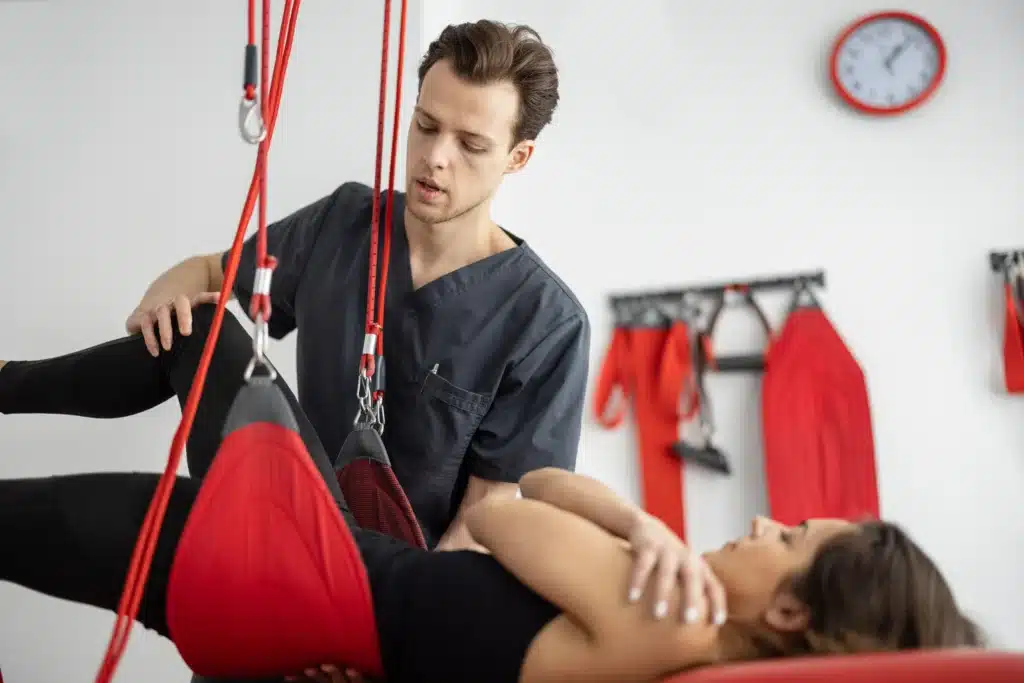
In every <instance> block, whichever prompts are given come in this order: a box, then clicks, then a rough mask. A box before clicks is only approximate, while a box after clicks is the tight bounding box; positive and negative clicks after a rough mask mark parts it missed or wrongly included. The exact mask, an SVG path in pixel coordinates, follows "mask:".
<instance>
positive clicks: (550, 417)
mask: <svg viewBox="0 0 1024 683" xmlns="http://www.w3.org/2000/svg"><path fill="white" fill-rule="evenodd" d="M557 103H558V73H557V69H556V67H555V64H554V62H553V59H552V55H551V53H550V51H549V49H548V48H547V46H545V45H544V44H543V43H542V42H541V41H540V38H539V36H538V35H537V34H536V33H535V32H534V31H533V30H532V29H530V28H528V27H523V26H520V27H516V28H512V27H507V26H505V25H502V24H499V23H496V22H491V21H479V22H476V23H470V24H462V25H458V26H449V27H448V28H446V29H445V30H444V31H443V32H442V33H441V35H440V36H439V37H438V38H437V40H435V41H434V42H433V43H431V45H430V46H429V48H428V50H427V53H426V55H425V56H424V58H423V60H422V62H421V65H420V68H419V96H418V100H417V106H416V108H415V111H414V112H413V114H412V121H411V125H410V128H409V133H408V147H407V162H406V163H407V168H406V172H405V192H404V193H401V194H399V193H396V195H395V211H394V216H395V219H394V230H393V232H392V246H391V263H390V269H389V274H388V284H387V306H386V307H385V310H386V315H385V321H384V340H385V349H384V357H385V359H386V367H387V370H386V393H385V403H384V410H385V415H386V418H387V421H386V428H385V430H384V433H383V439H384V443H385V445H386V446H387V449H388V453H389V455H390V457H391V460H392V465H393V467H394V471H395V474H396V476H397V477H398V479H399V481H400V483H401V484H402V486H403V488H404V489H405V491H406V493H407V494H408V496H409V499H410V502H411V503H412V506H413V509H414V511H415V512H416V515H417V517H418V518H419V521H420V524H421V525H422V528H423V531H424V536H425V537H426V540H427V543H428V545H430V546H431V547H436V548H438V549H442V550H443V549H457V548H473V547H476V546H475V544H474V543H473V541H472V538H471V537H470V535H469V533H468V532H467V530H466V527H465V525H464V524H463V521H462V519H463V517H462V515H463V513H464V512H465V510H466V509H467V508H468V507H469V506H470V505H472V504H473V503H475V502H477V501H479V500H481V499H483V498H484V497H486V496H505V495H508V496H512V495H514V494H515V491H516V483H515V482H516V481H517V480H518V479H519V478H520V477H521V476H522V475H523V474H525V473H526V472H527V471H530V470H533V469H537V468H540V467H547V466H557V467H562V468H566V469H570V470H571V469H574V467H575V462H576V449H577V446H578V442H579V433H580V428H581V421H582V411H583V400H584V390H585V386H586V381H587V373H588V351H589V348H588V347H589V340H590V327H589V322H588V318H587V315H586V313H585V312H584V310H583V307H582V306H581V305H580V303H579V302H578V301H577V299H576V298H575V296H574V295H573V293H572V292H571V291H570V290H569V288H568V287H567V286H566V285H565V284H564V283H563V282H562V281H561V280H560V279H559V278H558V277H557V276H556V275H555V274H554V273H553V272H551V270H550V269H549V268H548V267H547V266H546V265H545V264H544V263H543V261H541V259H540V258H539V257H538V256H537V255H536V254H535V253H534V252H533V251H532V250H531V249H530V247H529V246H528V245H527V244H526V243H525V242H524V241H522V240H521V239H519V238H518V237H516V236H515V235H513V234H512V233H510V232H508V231H506V230H504V229H503V228H501V227H500V226H498V225H496V224H495V223H494V221H493V220H492V219H491V217H490V206H491V201H492V199H493V197H494V194H495V192H496V191H497V189H498V187H499V185H500V184H501V181H502V179H503V178H504V177H505V175H506V174H509V173H516V172H518V171H520V170H522V169H523V168H524V167H525V166H526V165H527V162H528V161H529V160H530V157H531V154H532V152H533V149H534V145H535V140H536V138H537V136H538V134H539V133H540V131H541V130H542V129H543V128H544V126H545V125H547V124H548V123H549V122H550V121H551V117H552V113H553V111H554V109H555V107H556V105H557ZM385 196H386V195H385ZM377 200H378V201H380V202H381V203H382V207H383V203H384V197H379V198H378V199H377ZM373 201H374V198H373V196H372V190H371V188H368V187H367V186H365V185H363V184H359V183H354V182H349V183H344V184H342V185H341V186H340V187H338V188H337V189H336V190H335V191H334V192H332V193H331V194H330V195H329V196H326V197H323V198H321V199H319V200H318V201H315V202H314V203H312V204H310V205H308V206H306V207H304V208H301V209H299V210H298V211H295V212H294V213H292V214H291V215H289V216H287V217H286V218H283V219H281V220H279V221H277V222H276V223H274V224H273V225H271V226H269V228H268V251H269V253H271V254H272V255H274V256H276V257H277V259H278V265H277V268H276V270H275V271H274V273H273V280H272V288H271V295H270V296H271V300H272V304H273V312H272V314H271V317H270V321H269V333H270V335H271V336H272V337H274V338H276V339H280V338H282V337H283V336H285V335H286V334H288V333H290V332H292V331H293V330H297V331H298V335H299V337H298V380H299V386H298V396H299V401H300V404H301V406H302V408H303V410H304V411H305V412H306V413H307V415H308V417H309V419H310V421H311V422H312V424H313V426H314V427H315V429H316V431H317V433H318V434H319V436H320V439H321V441H322V442H323V444H324V446H325V447H326V449H327V452H328V453H336V452H337V451H338V449H339V448H340V447H341V445H342V442H343V441H344V440H345V437H346V436H347V435H348V433H349V431H350V430H351V428H352V420H353V417H354V416H355V414H356V412H357V399H356V387H357V377H358V369H359V360H360V354H361V349H362V342H363V333H364V325H365V322H364V321H365V307H366V288H367V263H368V249H369V239H370V230H369V226H370V213H371V208H372V202H373ZM381 217H382V221H383V210H382V213H381ZM255 239H256V238H255V236H253V237H252V238H250V239H249V240H248V242H247V243H246V245H245V252H244V253H243V256H242V261H241V266H240V268H239V271H238V277H237V284H236V285H235V289H234V293H235V295H236V296H237V297H238V299H239V301H240V303H241V304H242V305H243V306H244V307H245V308H246V309H247V308H248V305H249V299H250V297H251V296H252V287H253V279H254V274H255V271H254V263H255V249H256V241H255ZM226 256H227V255H226V254H211V255H205V256H196V257H193V258H190V259H187V260H186V261H184V262H182V263H180V264H178V265H176V266H175V267H173V268H172V269H170V270H169V271H167V272H166V273H164V274H163V275H161V276H160V277H159V278H158V279H157V280H156V281H154V282H153V284H152V285H151V286H150V287H149V289H148V291H147V292H146V294H145V295H144V297H143V298H142V301H141V303H140V304H139V306H138V307H137V309H136V311H135V312H134V313H133V314H132V315H131V317H130V318H129V319H128V323H127V329H128V331H129V332H131V333H135V332H141V334H142V335H144V337H145V338H146V341H147V345H148V346H149V348H150V352H151V353H153V354H154V355H156V354H158V353H159V352H160V347H161V346H162V347H163V348H165V349H166V348H169V344H170V340H171V332H172V329H173V328H172V324H173V323H172V319H173V318H176V320H177V321H178V322H177V324H178V326H179V327H180V329H181V331H182V333H185V334H188V333H189V331H190V324H191V323H190V321H191V315H190V311H191V308H192V306H194V305H195V304H196V303H197V302H200V301H210V300H212V299H214V298H215V297H216V292H217V291H218V290H219V289H220V286H221V284H222V282H223V277H224V263H225V262H226ZM172 313H174V314H175V315H174V316H173V318H172Z"/></svg>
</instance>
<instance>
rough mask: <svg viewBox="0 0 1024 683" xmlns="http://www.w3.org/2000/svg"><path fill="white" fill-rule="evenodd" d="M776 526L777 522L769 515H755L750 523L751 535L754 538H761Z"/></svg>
mask: <svg viewBox="0 0 1024 683" xmlns="http://www.w3.org/2000/svg"><path fill="white" fill-rule="evenodd" d="M775 526H777V525H776V523H775V522H774V521H772V520H771V519H768V518H767V517H760V516H758V517H754V520H753V521H752V522H751V523H750V535H751V536H753V537H754V538H760V537H761V536H764V535H765V534H766V533H767V532H769V531H770V530H771V529H773V528H774V527H775Z"/></svg>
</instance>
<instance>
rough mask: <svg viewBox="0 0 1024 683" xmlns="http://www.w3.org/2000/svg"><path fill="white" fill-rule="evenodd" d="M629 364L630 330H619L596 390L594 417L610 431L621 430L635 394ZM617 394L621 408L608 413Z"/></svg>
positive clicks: (612, 341)
mask: <svg viewBox="0 0 1024 683" xmlns="http://www.w3.org/2000/svg"><path fill="white" fill-rule="evenodd" d="M630 362H631V361H630V357H629V330H628V329H626V328H625V327H616V328H615V330H614V331H613V332H612V339H611V342H610V343H609V344H608V351H607V352H606V353H605V357H604V361H602V363H601V370H600V372H599V374H598V378H597V388H596V390H595V391H594V418H595V419H596V420H597V422H598V424H600V425H601V426H603V427H606V428H607V429H614V428H616V427H618V426H619V425H620V424H621V423H622V420H623V418H624V417H625V416H626V406H627V405H628V403H629V399H630V396H631V395H632V391H633V389H632V377H631V373H630ZM616 394H618V397H619V401H618V405H617V406H616V407H615V409H614V411H613V412H612V413H610V414H609V406H610V404H611V403H612V399H613V397H614V396H615V395H616Z"/></svg>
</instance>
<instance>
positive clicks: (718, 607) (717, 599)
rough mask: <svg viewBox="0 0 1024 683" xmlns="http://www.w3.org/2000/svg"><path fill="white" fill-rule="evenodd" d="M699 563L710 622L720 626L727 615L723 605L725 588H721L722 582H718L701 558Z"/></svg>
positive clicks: (726, 608) (726, 609) (725, 607)
mask: <svg viewBox="0 0 1024 683" xmlns="http://www.w3.org/2000/svg"><path fill="white" fill-rule="evenodd" d="M700 563H701V566H702V567H703V574H704V590H705V592H706V593H707V596H708V603H709V608H710V610H711V620H712V622H713V623H714V624H715V625H716V626H721V625H722V624H724V623H725V619H726V616H727V615H728V614H729V612H728V606H727V605H726V603H725V587H724V586H722V582H721V581H719V580H718V577H717V576H715V573H714V572H712V571H711V567H709V566H708V563H707V562H705V561H704V559H703V558H701V561H700Z"/></svg>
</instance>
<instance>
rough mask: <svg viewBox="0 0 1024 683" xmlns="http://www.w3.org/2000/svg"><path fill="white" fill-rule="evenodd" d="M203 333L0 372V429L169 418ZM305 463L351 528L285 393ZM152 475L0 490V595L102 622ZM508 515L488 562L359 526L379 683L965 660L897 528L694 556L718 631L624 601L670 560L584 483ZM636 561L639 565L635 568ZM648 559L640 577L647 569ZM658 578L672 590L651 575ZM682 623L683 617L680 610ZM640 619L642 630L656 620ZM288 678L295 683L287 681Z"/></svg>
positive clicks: (766, 526) (922, 559) (178, 497)
mask: <svg viewBox="0 0 1024 683" xmlns="http://www.w3.org/2000/svg"><path fill="white" fill-rule="evenodd" d="M212 317H213V307H212V306H201V307H199V308H198V309H197V310H196V311H195V315H194V322H193V325H194V329H193V331H192V333H191V334H190V335H188V336H179V337H178V338H177V339H175V340H174V343H173V345H172V348H171V350H170V351H169V352H165V353H163V354H161V355H160V356H159V358H153V357H152V356H151V355H150V354H149V353H148V352H147V350H146V347H145V343H144V341H143V339H142V338H141V337H138V336H136V337H126V338H123V339H120V340H116V341H113V342H109V343H106V344H103V345H100V346H96V347H93V348H90V349H86V350H84V351H80V352H77V353H73V354H70V355H67V356H62V357H59V358H54V359H49V360H43V361H29V362H11V363H8V364H6V365H4V366H2V367H0V413H62V414H70V415H83V416H92V417H101V418H110V417H118V416H123V415H129V414H133V413H138V412H141V411H143V410H146V409H149V408H151V407H153V406H155V405H157V404H159V403H162V402H163V401H165V400H167V399H168V398H170V396H172V395H175V394H176V395H177V396H178V399H179V401H181V402H184V400H185V397H186V396H187V393H188V389H189V386H190V383H191V378H192V377H193V375H194V373H195V369H196V366H197V363H198V360H199V356H200V353H201V351H202V347H203V344H204V343H205V339H206V333H207V331H208V330H209V326H210V321H211V320H212ZM250 354H251V340H250V338H249V336H248V335H247V334H246V332H245V330H244V329H243V328H242V326H241V325H240V324H239V323H238V322H237V320H235V319H234V318H233V317H231V316H230V315H227V316H226V317H225V319H224V325H223V329H222V331H221V336H220V339H219V341H218V346H217V350H216V352H215V353H214V357H213V363H212V365H211V368H210V374H209V379H208V382H207V385H206V390H205V392H204V395H203V399H202V401H201V402H200V405H199V411H198V414H197V417H196V421H195V425H194V427H193V430H192V433H191V438H190V440H189V443H188V447H187V452H188V464H189V468H190V471H191V474H192V477H191V478H185V477H181V478H179V480H178V482H177V483H176V485H175V487H174V489H173V493H172V496H171V501H170V504H169V507H168V511H167V515H166V518H165V521H164V523H163V528H162V533H161V536H160V539H159V542H158V544H157V548H156V553H155V556H154V560H153V565H152V570H151V574H150V578H149V581H148V583H147V586H146V591H145V595H144V597H143V600H142V604H141V608H140V611H139V616H138V620H139V622H140V623H142V624H143V625H144V626H145V627H147V628H150V629H154V630H156V631H158V632H159V633H161V634H163V635H165V636H168V637H169V634H168V628H167V624H166V614H165V609H166V604H165V594H166V587H167V580H168V575H169V571H170V567H171V564H172V560H173V558H174V554H175V548H176V544H177V541H178V538H179V536H180V534H181V531H182V529H183V527H184V524H185V521H186V519H187V517H188V514H189V511H190V507H191V504H192V501H194V500H195V497H196V495H197V492H198V490H199V487H200V485H201V481H202V477H203V476H204V474H205V473H206V471H207V470H208V469H209V466H210V463H211V461H212V459H213V457H214V455H215V453H216V449H217V445H218V442H219V432H220V428H221V426H222V425H223V423H224V420H225V416H226V414H227V410H228V408H229V406H230V404H231V401H232V400H233V398H234V396H235V393H236V392H237V390H238V388H239V386H240V384H241V382H242V371H243V368H244V366H245V365H246V363H247V362H248V360H249V358H250ZM278 382H279V385H280V386H282V389H284V390H285V391H286V395H287V396H288V398H289V401H290V402H291V405H292V408H293V410H294V411H295V413H296V417H297V418H298V419H299V422H300V433H301V435H302V437H303V438H304V440H305V442H306V445H307V447H308V449H309V451H310V454H311V456H312V457H313V458H314V460H315V461H316V463H317V466H318V468H319V470H320V471H321V473H322V474H323V476H324V479H325V480H326V482H327V484H328V487H329V488H330V489H331V491H332V493H333V494H334V495H335V498H336V500H337V501H338V503H339V506H340V507H341V508H342V512H343V514H346V513H347V509H345V507H344V502H343V499H342V497H341V493H340V491H339V490H338V488H337V482H336V481H335V479H334V476H333V470H332V468H331V464H330V461H329V460H328V458H327V456H326V454H325V453H324V452H323V448H322V447H321V446H320V445H319V441H318V440H317V438H316V435H315V434H314V433H313V432H312V429H311V427H310V425H309V424H308V422H306V421H305V420H304V418H303V416H302V414H301V411H300V410H299V408H298V405H297V402H296V401H295V399H294V397H293V396H292V394H291V393H290V392H287V387H284V385H283V383H281V381H280V379H278ZM157 481H158V475H157V474H155V473H154V474H150V473H92V474H78V475H66V476H54V477H47V478H34V479H18V480H6V481H0V549H2V553H0V579H2V580H5V581H10V582H13V583H17V584H20V585H22V586H25V587H27V588H29V589H33V590H36V591H39V592H42V593H45V594H48V595H51V596H54V597H58V598H63V599H67V600H72V601H76V602H80V603H84V604H89V605H94V606H97V607H101V608H105V609H109V610H114V609H116V607H117V603H118V599H119V597H120V594H121V590H122V588H123V581H124V573H125V568H126V567H127V566H128V564H129V557H130V555H131V553H132V549H133V547H134V544H135V541H136V537H137V535H138V531H139V526H140V524H141V521H142V519H143V517H144V515H145V512H146V509H147V506H148V504H149V502H150V499H151V498H152V495H153V492H154V488H155V485H156V483H157ZM520 488H521V491H522V496H523V497H522V499H519V500H505V501H499V502H487V501H485V502H483V503H481V504H479V505H477V506H476V507H474V508H473V509H472V510H471V512H470V514H469V519H468V525H469V529H470V532H471V533H472V535H473V537H474V539H475V540H476V541H477V542H478V543H480V544H481V545H483V546H484V547H485V548H487V549H488V550H489V552H490V554H489V555H488V554H481V553H476V552H470V551H459V552H444V553H439V552H430V551H422V550H419V549H416V548H412V547H410V546H407V545H405V544H403V543H400V542H397V541H394V540H391V539H388V538H386V537H384V536H381V535H379V534H375V533H373V532H369V531H366V530H361V529H354V530H353V533H354V536H355V538H356V542H357V544H358V545H359V547H360V551H361V552H362V555H363V559H364V563H365V564H366V566H367V572H368V575H369V579H370V585H371V590H372V593H373V601H374V610H375V612H376V618H377V624H378V628H379V632H380V646H381V653H382V657H383V660H384V666H385V670H386V674H387V679H388V681H389V682H390V683H402V682H403V681H417V682H419V681H424V680H428V681H442V680H443V681H446V683H458V682H459V681H481V680H487V681H489V682H490V683H501V682H509V683H512V682H515V681H522V682H524V683H533V682H538V683H539V682H543V681H551V680H562V678H563V676H564V673H565V672H566V671H571V672H573V673H574V674H575V675H576V676H578V677H579V678H580V679H583V680H585V679H587V678H588V677H592V676H593V677H596V675H597V674H600V675H601V679H602V680H607V679H609V678H614V679H615V680H618V681H623V682H624V681H648V680H652V679H657V678H659V677H661V676H665V675H668V674H671V673H674V672H677V671H680V670H683V669H686V668H690V667H694V666H698V665H704V664H712V663H716V662H728V661H735V660H741V659H751V658H758V657H772V656H784V655H791V654H803V653H835V652H851V651H865V650H878V649H905V648H923V647H955V646H973V645H980V637H979V635H978V633H977V629H976V628H975V627H974V625H973V624H972V623H971V622H970V621H969V620H968V619H967V618H966V617H965V616H964V615H963V614H962V613H961V612H960V610H959V609H958V607H957V604H956V601H955V600H954V597H953V595H952V593H951V591H950V589H949V587H948V586H947V584H946V582H945V580H944V578H943V577H942V575H941V573H940V572H939V570H938V569H937V568H936V567H935V565H934V564H933V563H932V561H931V560H930V559H929V558H928V556H927V555H925V553H924V552H922V551H921V550H920V549H919V548H918V547H917V546H916V545H915V544H914V543H913V542H912V541H911V540H910V539H909V538H908V537H907V535H906V534H904V533H903V532H902V531H901V530H900V529H899V528H898V527H896V526H894V525H891V524H887V523H883V522H867V523H863V524H851V523H848V522H844V521H839V520H811V521H808V522H806V523H804V524H802V525H800V526H798V527H794V528H785V527H781V526H779V525H776V524H773V523H771V522H769V521H767V520H757V521H756V522H755V523H754V527H753V530H752V532H751V534H750V535H749V536H747V537H744V538H741V539H737V540H736V541H734V542H732V543H729V544H727V545H726V546H724V547H723V548H721V549H719V550H716V551H714V552H710V553H706V554H705V555H704V556H703V559H704V562H705V563H706V565H707V566H708V567H710V569H711V570H712V572H713V573H714V575H715V576H716V577H717V580H718V581H719V582H720V583H721V585H722V586H723V587H724V589H725V592H726V595H727V603H728V607H729V615H728V620H727V621H725V623H724V624H723V623H719V620H717V619H714V618H712V616H713V615H710V614H709V613H708V609H707V603H706V602H705V603H702V608H703V610H702V614H699V615H696V616H697V617H698V618H693V617H694V616H695V615H692V614H691V615H688V618H687V619H684V620H677V619H662V618H657V617H660V616H663V615H664V614H666V613H667V612H668V611H670V610H673V611H674V610H680V611H684V610H681V607H680V603H681V601H682V600H683V594H682V591H681V590H680V587H679V586H677V585H672V584H665V585H664V586H663V587H662V588H663V589H664V590H665V593H664V594H665V595H667V596H668V601H667V603H663V602H662V600H661V599H660V598H659V596H660V595H662V593H661V590H660V589H659V590H656V591H646V596H640V595H636V594H634V595H630V596H629V599H627V596H626V592H627V590H626V588H627V587H628V586H631V585H633V583H634V579H632V578H631V577H635V576H636V575H637V574H638V575H639V576H640V577H641V582H646V577H647V576H648V575H649V572H650V571H651V565H652V564H653V562H654V560H655V559H656V555H657V552H656V551H660V552H661V556H662V557H668V558H671V557H678V556H679V555H680V553H682V552H685V548H684V547H683V545H682V543H681V542H680V541H679V539H678V538H676V537H675V536H673V535H672V534H671V533H670V532H669V531H668V530H667V529H666V528H665V526H664V525H662V524H660V523H659V522H658V521H657V520H655V519H653V518H652V517H650V516H649V515H647V514H646V513H644V512H643V511H641V510H639V509H637V508H636V507H635V506H633V505H631V504H629V503H628V502H627V501H625V500H623V499H621V498H620V497H618V496H616V495H615V494H614V493H613V492H611V491H610V490H609V489H608V488H606V487H604V486H603V485H602V484H600V483H598V482H597V481H595V480H592V479H589V478H587V477H583V476H579V475H575V474H571V473H568V472H564V471H558V470H540V471H536V472H532V473H530V474H528V475H526V476H525V477H523V479H522V480H521V481H520ZM638 551H643V552H641V553H640V555H639V556H640V558H641V559H639V560H634V555H635V554H637V552H638ZM648 560H650V561H648ZM664 576H667V577H669V578H670V579H671V578H672V574H671V573H668V574H664V575H663V577H664ZM687 611H688V610H687ZM652 612H653V614H652ZM295 673H299V672H295Z"/></svg>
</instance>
